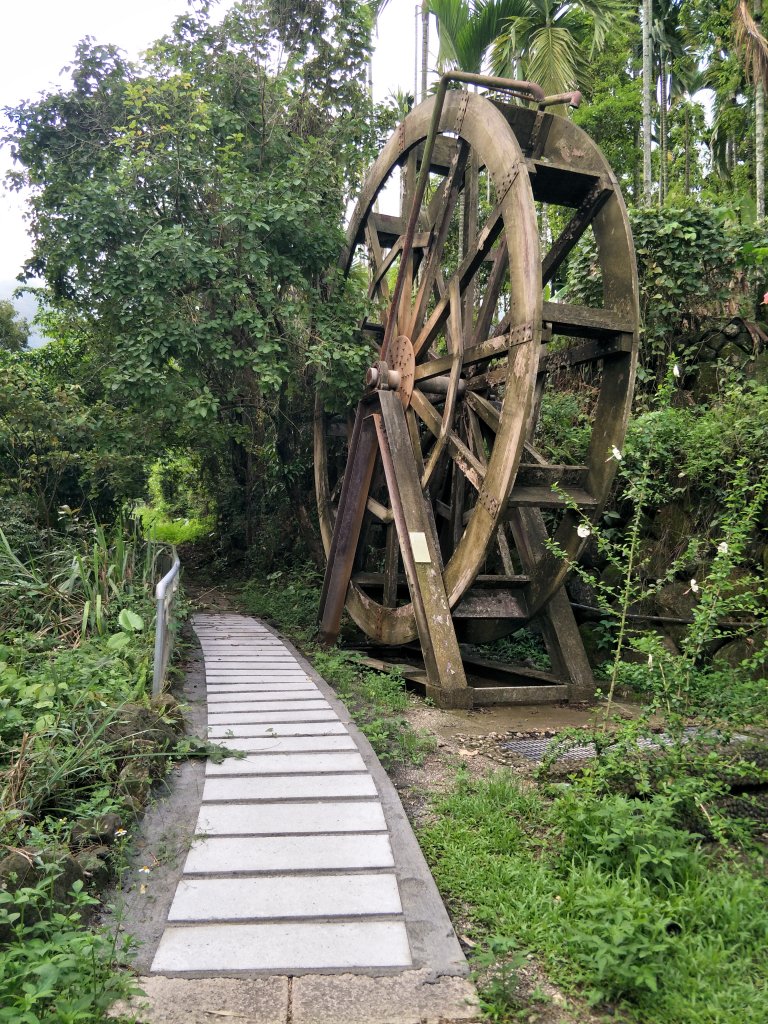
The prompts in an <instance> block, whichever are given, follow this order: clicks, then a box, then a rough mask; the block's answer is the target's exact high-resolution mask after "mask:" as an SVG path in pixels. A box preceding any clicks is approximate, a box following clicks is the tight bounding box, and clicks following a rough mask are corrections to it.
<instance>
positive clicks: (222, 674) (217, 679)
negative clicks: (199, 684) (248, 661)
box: [205, 668, 309, 683]
mask: <svg viewBox="0 0 768 1024" xmlns="http://www.w3.org/2000/svg"><path fill="white" fill-rule="evenodd" d="M205 678H206V682H209V683H307V682H308V681H309V676H308V675H307V673H306V672H300V671H296V670H295V669H285V670H283V669H279V670H277V671H275V670H274V669H260V668H259V669H248V670H244V669H238V670H237V671H235V670H234V669H231V670H230V669H224V668H217V669H211V671H209V672H206V673H205Z"/></svg>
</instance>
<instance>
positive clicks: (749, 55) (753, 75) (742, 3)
mask: <svg viewBox="0 0 768 1024" xmlns="http://www.w3.org/2000/svg"><path fill="white" fill-rule="evenodd" d="M733 21H734V37H733V39H734V43H735V45H736V48H737V49H738V50H739V51H740V52H741V55H742V59H743V61H744V70H745V72H746V73H747V75H748V76H749V78H750V79H751V80H752V83H753V85H754V87H755V191H756V205H757V220H758V222H761V221H763V220H765V89H766V86H768V40H766V38H765V36H764V35H763V30H762V21H763V2H762V0H754V4H753V11H752V12H750V10H749V7H748V6H747V2H746V0H739V2H738V3H737V4H736V8H735V10H734V12H733Z"/></svg>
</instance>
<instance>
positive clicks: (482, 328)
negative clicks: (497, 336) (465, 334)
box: [472, 239, 509, 345]
mask: <svg viewBox="0 0 768 1024" xmlns="http://www.w3.org/2000/svg"><path fill="white" fill-rule="evenodd" d="M508 268H509V254H508V253H507V246H506V243H505V242H504V240H503V239H502V241H501V242H499V244H498V246H497V247H496V249H495V253H494V260H493V267H492V269H491V273H490V275H489V277H488V284H487V285H486V289H485V294H484V295H483V301H482V303H481V305H480V309H479V311H478V314H477V321H476V323H475V328H474V331H473V333H472V345H479V344H481V343H482V342H483V341H484V340H485V339H486V338H487V337H488V335H489V334H490V333H491V325H492V324H493V318H494V316H495V315H496V311H497V309H498V304H499V295H500V294H501V289H502V287H503V286H504V284H505V282H506V279H507V273H508Z"/></svg>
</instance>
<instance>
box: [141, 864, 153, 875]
mask: <svg viewBox="0 0 768 1024" xmlns="http://www.w3.org/2000/svg"><path fill="white" fill-rule="evenodd" d="M151 870H152V868H148V867H147V865H146V864H145V865H144V866H143V867H141V868H139V874H140V875H148V874H149V873H150V871H151Z"/></svg>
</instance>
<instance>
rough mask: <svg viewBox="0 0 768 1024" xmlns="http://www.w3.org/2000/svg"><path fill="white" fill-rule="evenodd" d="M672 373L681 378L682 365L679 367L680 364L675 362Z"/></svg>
mask: <svg viewBox="0 0 768 1024" xmlns="http://www.w3.org/2000/svg"><path fill="white" fill-rule="evenodd" d="M672 374H673V375H674V376H675V377H677V378H678V379H679V378H680V376H681V373H680V367H679V366H678V365H677V363H675V365H674V366H673V367H672Z"/></svg>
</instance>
